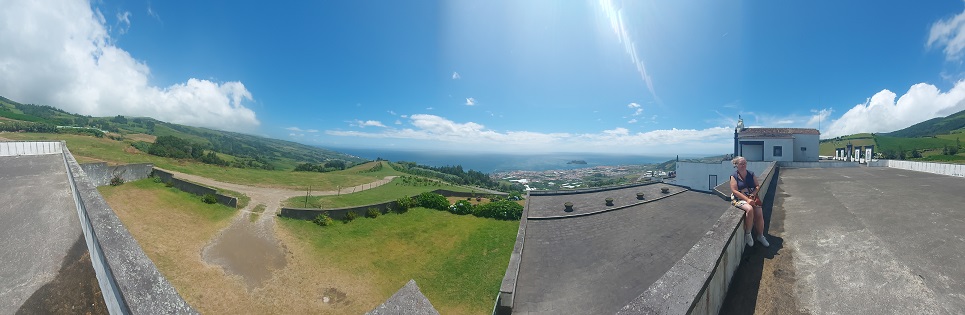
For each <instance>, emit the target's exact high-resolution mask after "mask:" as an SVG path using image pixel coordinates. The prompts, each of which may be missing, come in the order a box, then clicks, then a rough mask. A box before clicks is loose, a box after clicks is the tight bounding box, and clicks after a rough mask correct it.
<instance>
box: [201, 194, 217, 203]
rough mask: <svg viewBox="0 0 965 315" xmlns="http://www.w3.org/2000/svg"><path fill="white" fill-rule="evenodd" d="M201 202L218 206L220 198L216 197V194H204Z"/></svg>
mask: <svg viewBox="0 0 965 315" xmlns="http://www.w3.org/2000/svg"><path fill="white" fill-rule="evenodd" d="M201 201H203V202H204V203H206V204H216V203H218V197H215V196H214V194H204V196H201Z"/></svg>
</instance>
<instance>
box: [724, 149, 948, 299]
mask: <svg viewBox="0 0 965 315" xmlns="http://www.w3.org/2000/svg"><path fill="white" fill-rule="evenodd" d="M779 186H780V187H781V192H780V193H779V194H778V196H777V199H778V200H777V201H776V202H775V203H776V204H778V205H780V206H779V207H778V206H776V207H775V208H774V211H775V215H774V217H773V219H775V220H774V221H773V222H772V223H781V225H783V226H782V228H783V231H782V232H778V231H774V234H775V236H777V237H775V241H772V242H771V244H772V247H775V245H778V246H777V248H780V247H781V246H783V247H784V248H781V249H779V250H778V249H772V250H775V252H774V253H775V254H774V256H773V259H768V260H763V264H762V268H761V269H760V271H759V272H760V274H761V275H759V276H758V277H759V279H760V287H759V288H758V289H759V292H757V293H758V294H757V295H755V296H753V297H745V298H744V300H748V299H756V303H754V305H755V306H754V307H746V308H744V309H743V310H742V311H741V313H753V312H757V313H767V314H789V313H790V314H793V313H813V314H834V313H837V314H856V313H857V314H960V313H961V311H962V310H965V265H963V264H961V263H960V262H961V261H962V260H963V258H965V207H963V206H962V205H963V204H965V193H963V192H965V180H963V179H962V178H956V177H950V176H943V175H935V174H929V173H923V172H915V171H907V170H900V169H893V168H868V167H861V168H844V169H842V168H838V169H785V170H782V174H781V182H780V184H779ZM778 211H783V212H784V213H783V216H784V217H783V220H779V219H780V218H779V216H780V214H778ZM777 226H778V225H777V224H775V226H774V227H777ZM752 259H753V258H752ZM753 273H754V271H751V274H753ZM789 284H790V286H791V288H789V289H788V288H786V286H787V285H789ZM782 286H785V289H783V290H782V289H780V288H781V287H782ZM772 287H777V290H771V288H772ZM734 289H743V290H745V291H754V289H755V288H754V287H753V283H750V284H749V285H745V286H744V287H738V286H735V287H734ZM787 291H793V294H791V295H788V296H784V295H782V294H781V293H787ZM745 304H750V303H746V301H745Z"/></svg>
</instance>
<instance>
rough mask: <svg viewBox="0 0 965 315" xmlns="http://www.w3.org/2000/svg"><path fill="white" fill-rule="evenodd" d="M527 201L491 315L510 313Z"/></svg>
mask: <svg viewBox="0 0 965 315" xmlns="http://www.w3.org/2000/svg"><path fill="white" fill-rule="evenodd" d="M532 193H533V192H532V191H531V192H529V193H527V194H526V198H527V199H529V196H530V195H532ZM527 218H529V202H527V203H526V207H524V208H523V216H522V217H521V218H520V219H519V228H518V229H517V230H516V244H515V245H513V252H512V253H511V254H510V255H509V265H508V266H507V267H506V273H505V274H504V275H503V281H502V282H501V283H500V285H499V292H498V293H496V305H495V306H494V307H493V315H503V314H512V312H513V302H514V298H515V292H516V280H517V279H518V278H519V263H520V261H521V259H522V255H523V243H524V241H525V240H526V222H528V221H529V219H527Z"/></svg>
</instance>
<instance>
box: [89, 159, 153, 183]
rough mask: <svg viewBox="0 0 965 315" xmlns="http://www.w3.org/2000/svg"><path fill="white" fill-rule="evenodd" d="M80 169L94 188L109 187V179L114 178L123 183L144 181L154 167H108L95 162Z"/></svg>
mask: <svg viewBox="0 0 965 315" xmlns="http://www.w3.org/2000/svg"><path fill="white" fill-rule="evenodd" d="M80 168H81V169H83V170H84V173H86V174H87V178H89V179H90V181H91V182H92V183H94V186H97V187H100V186H106V185H110V183H111V178H113V177H114V176H117V177H120V179H121V180H123V181H124V182H125V183H126V182H130V181H135V180H140V179H145V178H147V177H148V176H151V170H152V169H154V165H152V164H150V163H140V164H127V165H115V166H108V165H107V163H105V162H97V163H85V164H81V165H80Z"/></svg>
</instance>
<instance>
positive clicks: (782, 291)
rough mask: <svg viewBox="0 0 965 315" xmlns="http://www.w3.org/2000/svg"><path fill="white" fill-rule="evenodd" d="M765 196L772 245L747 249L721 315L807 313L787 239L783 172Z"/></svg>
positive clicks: (722, 307)
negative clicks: (796, 285)
mask: <svg viewBox="0 0 965 315" xmlns="http://www.w3.org/2000/svg"><path fill="white" fill-rule="evenodd" d="M776 175H777V176H778V177H777V178H776V180H774V181H772V187H771V188H770V189H769V191H773V192H774V193H772V194H768V195H767V196H765V198H764V232H765V234H767V235H769V236H768V241H769V242H770V243H771V244H770V245H771V246H770V247H763V246H761V245H760V244H758V243H755V244H754V247H753V248H745V250H744V255H743V256H742V257H741V264H740V266H739V267H737V271H736V272H735V273H734V278H733V279H732V280H731V283H730V288H729V289H728V290H727V297H726V298H724V304H723V305H722V306H721V308H720V314H807V312H802V311H801V310H799V308H798V306H797V300H796V297H795V295H794V283H795V275H794V260H793V258H792V257H793V253H794V251H793V249H792V248H788V247H787V246H786V244H785V240H784V207H783V204H784V198H785V197H787V196H789V195H788V194H787V193H786V192H785V191H784V190H783V189H781V185H780V173H778V174H776Z"/></svg>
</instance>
